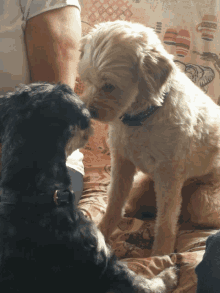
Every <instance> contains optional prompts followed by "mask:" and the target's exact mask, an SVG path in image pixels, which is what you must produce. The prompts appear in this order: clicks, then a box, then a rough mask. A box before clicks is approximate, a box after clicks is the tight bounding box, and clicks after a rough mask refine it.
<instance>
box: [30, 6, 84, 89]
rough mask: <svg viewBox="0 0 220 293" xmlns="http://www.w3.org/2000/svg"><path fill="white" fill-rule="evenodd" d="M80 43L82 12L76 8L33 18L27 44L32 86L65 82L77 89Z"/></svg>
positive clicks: (46, 13) (59, 10) (70, 7)
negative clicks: (36, 82)
mask: <svg viewBox="0 0 220 293" xmlns="http://www.w3.org/2000/svg"><path fill="white" fill-rule="evenodd" d="M80 39H81V20H80V11H79V9H78V8H77V7H75V6H66V7H63V8H59V9H53V10H50V11H47V12H44V13H41V14H39V15H37V16H34V17H32V18H30V19H29V20H28V21H27V24H26V28H25V43H26V49H27V57H28V64H29V68H30V74H31V82H35V81H47V82H61V83H66V84H68V85H69V86H71V87H72V88H73V89H74V85H75V78H76V71H77V63H78V59H79V42H80Z"/></svg>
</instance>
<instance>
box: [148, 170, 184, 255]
mask: <svg viewBox="0 0 220 293" xmlns="http://www.w3.org/2000/svg"><path fill="white" fill-rule="evenodd" d="M174 172H175V174H174ZM177 174H178V171H177V170H175V168H170V169H168V168H163V167H162V168H160V169H157V171H156V172H155V180H154V182H155V191H156V200H157V217H156V226H155V239H154V244H153V250H152V255H165V254H170V253H173V252H174V246H175V241H176V234H177V225H178V218H179V215H180V211H181V203H182V196H181V190H182V187H183V184H184V180H183V178H182V176H177Z"/></svg>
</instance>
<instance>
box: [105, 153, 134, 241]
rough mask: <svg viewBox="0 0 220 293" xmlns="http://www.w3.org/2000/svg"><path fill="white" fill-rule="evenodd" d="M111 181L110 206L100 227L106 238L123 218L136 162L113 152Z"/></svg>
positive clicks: (109, 191)
mask: <svg viewBox="0 0 220 293" xmlns="http://www.w3.org/2000/svg"><path fill="white" fill-rule="evenodd" d="M111 156H112V161H111V164H112V169H111V183H110V186H109V190H108V206H107V210H106V213H105V215H104V217H103V219H102V221H101V223H100V224H99V229H100V230H101V231H102V233H103V234H104V236H105V238H106V240H108V238H109V237H110V235H111V233H112V232H113V231H114V229H115V227H116V225H117V224H118V223H119V222H120V220H121V218H122V211H123V207H124V204H125V200H126V197H127V196H128V195H129V192H130V190H131V186H132V181H133V177H134V173H135V166H134V164H133V163H132V162H131V161H129V160H127V159H125V158H123V157H122V156H120V155H119V154H117V153H116V152H115V153H112V154H111Z"/></svg>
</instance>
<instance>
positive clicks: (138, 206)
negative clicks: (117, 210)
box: [124, 171, 156, 217]
mask: <svg viewBox="0 0 220 293" xmlns="http://www.w3.org/2000/svg"><path fill="white" fill-rule="evenodd" d="M141 210H144V212H145V213H147V212H152V211H154V212H155V210H156V196H155V191H154V182H153V180H152V179H151V178H150V176H149V175H148V174H144V173H142V172H140V171H139V172H138V173H137V174H135V176H134V181H133V185H132V189H131V192H130V194H129V197H128V199H127V202H126V205H125V208H124V215H125V216H127V217H135V216H137V215H138V214H139V213H141ZM139 216H140V215H139Z"/></svg>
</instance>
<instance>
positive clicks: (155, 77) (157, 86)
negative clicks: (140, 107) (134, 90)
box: [139, 49, 174, 97]
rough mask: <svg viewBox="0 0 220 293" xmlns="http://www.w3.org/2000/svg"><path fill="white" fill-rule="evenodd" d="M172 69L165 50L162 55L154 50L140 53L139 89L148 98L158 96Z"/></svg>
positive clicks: (172, 66)
mask: <svg viewBox="0 0 220 293" xmlns="http://www.w3.org/2000/svg"><path fill="white" fill-rule="evenodd" d="M173 69H174V63H173V61H172V57H171V55H169V54H168V53H167V52H166V51H165V50H163V54H161V52H158V51H157V50H156V49H152V50H151V51H150V52H149V51H148V52H146V53H144V52H143V53H141V58H140V63H139V78H140V84H139V85H140V86H139V89H140V90H141V91H145V94H147V96H148V97H153V96H158V95H160V93H161V91H162V90H163V86H164V85H165V83H166V82H167V81H168V79H169V76H170V74H171V73H172V71H173ZM146 91H147V93H146Z"/></svg>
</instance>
